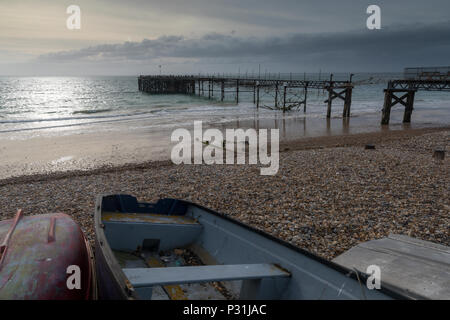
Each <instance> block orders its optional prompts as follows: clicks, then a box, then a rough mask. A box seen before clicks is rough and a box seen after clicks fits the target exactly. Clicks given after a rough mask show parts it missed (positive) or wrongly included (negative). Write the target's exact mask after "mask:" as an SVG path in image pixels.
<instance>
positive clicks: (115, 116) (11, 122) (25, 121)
mask: <svg viewBox="0 0 450 320" xmlns="http://www.w3.org/2000/svg"><path fill="white" fill-rule="evenodd" d="M155 112H156V111H147V112H135V113H122V114H110V115H102V116H85V117H60V118H41V119H14V120H4V121H0V124H8V123H10V124H13V123H33V122H55V121H71V120H90V119H105V118H121V117H123V118H126V117H133V116H141V115H147V114H152V113H155Z"/></svg>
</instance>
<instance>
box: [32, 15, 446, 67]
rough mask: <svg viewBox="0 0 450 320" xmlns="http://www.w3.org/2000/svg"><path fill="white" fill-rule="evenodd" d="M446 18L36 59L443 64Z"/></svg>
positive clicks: (106, 48) (128, 45)
mask: <svg viewBox="0 0 450 320" xmlns="http://www.w3.org/2000/svg"><path fill="white" fill-rule="evenodd" d="M449 57H450V21H449V22H446V23H439V24H432V25H417V24H416V25H403V26H390V27H387V28H384V29H381V30H364V31H358V32H341V33H319V34H317V33H316V34H291V35H287V36H285V37H276V36H272V37H242V36H239V35H238V33H236V34H230V33H228V34H221V33H210V34H207V35H204V36H203V37H200V38H186V37H183V36H163V37H159V38H157V39H155V40H148V39H145V40H143V41H141V42H125V43H121V44H105V45H97V46H92V47H88V48H83V49H80V50H74V51H64V52H55V53H50V54H46V55H42V56H40V57H39V58H38V60H39V61H45V62H51V63H58V62H71V63H74V62H77V61H81V62H86V61H95V62H127V61H128V62H146V63H151V62H152V61H156V60H161V59H175V60H174V61H176V60H177V59H181V60H182V59H189V60H190V61H197V62H198V63H202V61H203V62H204V61H207V62H208V63H218V64H220V63H226V62H229V63H251V62H253V63H254V62H257V61H263V62H266V63H272V64H279V65H281V66H282V65H283V64H285V65H286V66H285V68H286V67H287V66H288V65H292V64H297V65H300V67H299V68H297V69H298V70H302V69H307V68H308V67H311V66H313V67H314V68H315V67H320V66H323V67H326V68H329V69H334V70H338V71H339V70H340V69H342V70H343V69H345V70H348V68H350V67H352V68H358V69H362V70H371V69H372V70H377V69H379V68H381V69H384V70H389V69H391V68H396V69H397V70H400V69H401V68H403V67H404V66H406V65H436V64H449Z"/></svg>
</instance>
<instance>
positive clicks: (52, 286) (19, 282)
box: [0, 213, 95, 300]
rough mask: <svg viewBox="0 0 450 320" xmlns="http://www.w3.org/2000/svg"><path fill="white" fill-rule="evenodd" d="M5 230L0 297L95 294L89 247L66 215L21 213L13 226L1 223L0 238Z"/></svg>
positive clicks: (84, 296)
mask: <svg viewBox="0 0 450 320" xmlns="http://www.w3.org/2000/svg"><path fill="white" fill-rule="evenodd" d="M8 234H9V239H8V241H7V242H8V244H7V246H4V248H3V249H5V248H6V250H4V252H3V254H2V259H1V264H0V299H11V300H16V299H33V300H53V299H58V300H67V299H68V300H74V299H76V300H78V299H92V298H95V279H94V274H93V272H94V268H93V265H92V264H93V256H92V251H91V248H90V245H89V243H88V242H87V241H86V239H85V237H84V235H83V232H82V231H81V229H80V227H79V226H78V225H77V223H76V222H75V221H73V220H72V219H71V218H70V217H69V216H67V215H65V214H62V213H54V214H43V215H36V216H28V217H22V218H19V219H17V223H16V225H15V227H14V219H11V220H5V221H1V222H0V242H1V241H2V240H3V239H5V238H7V236H8ZM71 266H72V267H71ZM78 287H79V288H78Z"/></svg>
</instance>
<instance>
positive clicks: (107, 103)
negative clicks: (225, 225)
mask: <svg viewBox="0 0 450 320" xmlns="http://www.w3.org/2000/svg"><path fill="white" fill-rule="evenodd" d="M317 76H318V75H308V78H311V77H317ZM397 76H398V75H393V74H387V75H379V74H378V75H377V74H360V75H356V76H355V77H354V78H353V79H354V81H356V82H358V81H361V80H367V79H369V78H372V81H371V82H372V84H363V85H358V86H356V87H355V89H354V91H353V101H352V109H351V111H352V116H353V117H365V116H368V117H369V118H370V119H376V120H371V121H375V122H374V125H375V124H378V120H379V117H380V116H381V108H382V104H383V89H384V88H385V87H386V82H387V80H388V79H389V78H395V77H397ZM341 77H343V78H344V77H346V76H345V75H342V76H341ZM324 78H326V77H323V78H322V79H324ZM335 79H339V77H335ZM230 90H231V91H232V88H230ZM216 95H219V93H216ZM252 96H253V94H252V93H242V95H241V96H240V100H241V101H242V102H241V103H240V104H239V105H236V104H234V103H233V97H234V96H233V93H229V95H228V96H227V98H228V99H229V101H228V102H223V103H221V102H217V101H216V102H215V101H211V100H208V99H206V98H202V97H194V96H186V95H149V94H145V93H141V92H139V91H138V90H137V77H85V78H84V77H0V137H1V136H3V137H5V136H7V137H8V138H12V139H14V138H24V137H25V138H27V137H32V136H39V135H53V134H58V135H60V134H71V133H76V132H87V131H88V132H97V131H110V130H124V129H125V130H140V129H144V130H162V129H168V128H172V127H175V126H177V127H180V126H192V123H193V121H194V120H203V121H206V122H209V123H212V124H218V123H227V122H235V121H244V122H245V121H252V120H254V119H255V117H257V118H258V120H264V119H273V118H278V119H279V118H280V117H284V118H298V117H300V118H301V117H306V118H314V119H320V118H325V114H326V105H325V103H324V100H325V99H326V95H325V93H324V92H322V91H317V90H311V91H310V92H309V94H308V106H307V112H306V114H303V112H302V111H301V112H300V111H297V112H290V113H287V114H285V115H284V116H283V115H282V114H281V113H280V112H279V111H273V110H268V109H264V108H260V109H259V110H256V108H255V106H254V105H253V104H252V103H251V101H252ZM262 100H263V101H266V102H267V103H268V104H269V101H273V97H272V96H271V95H270V94H267V95H263V94H262ZM397 109H398V113H401V112H403V110H402V108H400V107H397ZM341 113H342V101H338V100H335V101H334V104H333V116H335V117H339V116H340V115H341ZM394 114H395V111H394ZM314 121H317V120H314ZM400 121H401V120H400ZM413 122H415V123H419V124H420V123H423V124H428V125H430V124H449V123H450V94H449V93H446V92H418V93H417V95H416V101H415V110H414V112H413Z"/></svg>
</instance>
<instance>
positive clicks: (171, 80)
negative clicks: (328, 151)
mask: <svg viewBox="0 0 450 320" xmlns="http://www.w3.org/2000/svg"><path fill="white" fill-rule="evenodd" d="M138 85H139V91H142V92H147V93H152V94H175V93H177V94H192V95H198V96H203V97H207V98H208V99H217V100H220V101H225V100H227V101H229V100H230V97H231V99H232V100H233V101H235V102H236V103H239V102H240V101H242V100H243V99H248V100H251V101H252V102H253V103H254V104H255V105H256V107H257V108H259V107H267V108H270V109H277V110H282V111H283V112H286V111H290V110H298V109H301V108H302V109H303V112H306V104H307V97H308V90H311V89H318V90H326V91H327V92H328V99H327V100H325V103H327V118H330V117H331V108H332V102H333V100H334V99H342V100H343V101H344V108H343V113H342V115H343V117H349V116H350V108H351V103H352V90H353V84H352V82H351V76H350V80H349V81H333V76H332V75H331V76H330V80H292V79H289V80H282V79H256V78H228V77H216V76H209V77H205V76H193V75H189V76H177V75H159V76H154V75H153V76H140V77H139V78H138ZM263 95H264V98H265V99H263V98H262V96H263ZM268 95H269V96H271V98H270V99H267V96H268ZM269 100H270V101H271V103H270V104H269V105H266V103H267V101H269ZM246 102H250V101H246Z"/></svg>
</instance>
